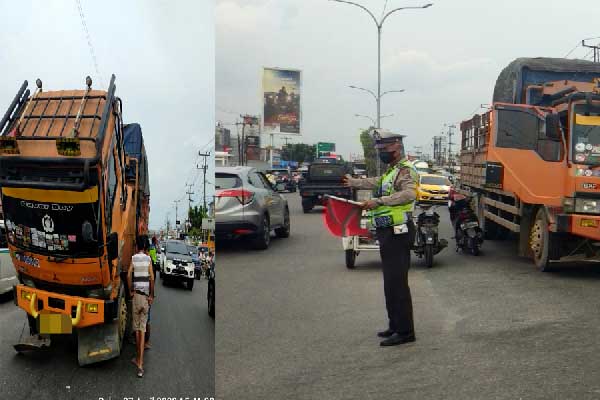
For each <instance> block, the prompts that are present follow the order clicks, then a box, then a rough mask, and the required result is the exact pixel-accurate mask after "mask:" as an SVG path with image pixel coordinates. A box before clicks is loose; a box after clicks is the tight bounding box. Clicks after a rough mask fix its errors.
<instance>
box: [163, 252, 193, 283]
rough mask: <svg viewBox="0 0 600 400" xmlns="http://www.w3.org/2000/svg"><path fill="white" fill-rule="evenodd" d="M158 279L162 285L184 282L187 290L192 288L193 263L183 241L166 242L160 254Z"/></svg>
mask: <svg viewBox="0 0 600 400" xmlns="http://www.w3.org/2000/svg"><path fill="white" fill-rule="evenodd" d="M160 278H161V279H162V280H163V283H165V282H166V281H171V280H180V281H184V282H186V286H187V288H188V289H189V290H192V288H193V287H194V261H193V260H192V256H191V255H190V253H189V250H188V247H187V245H186V244H185V242H184V241H183V240H167V242H166V243H165V247H164V248H163V249H161V252H160Z"/></svg>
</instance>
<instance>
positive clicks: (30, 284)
mask: <svg viewBox="0 0 600 400" xmlns="http://www.w3.org/2000/svg"><path fill="white" fill-rule="evenodd" d="M23 285H25V286H28V287H30V288H35V283H33V281H32V280H31V279H29V278H25V277H23Z"/></svg>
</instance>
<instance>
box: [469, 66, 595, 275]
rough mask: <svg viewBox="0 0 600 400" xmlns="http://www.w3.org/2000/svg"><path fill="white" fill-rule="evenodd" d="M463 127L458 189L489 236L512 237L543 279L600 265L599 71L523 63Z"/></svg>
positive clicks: (512, 69) (503, 79)
mask: <svg viewBox="0 0 600 400" xmlns="http://www.w3.org/2000/svg"><path fill="white" fill-rule="evenodd" d="M460 128H461V132H462V142H461V155H460V162H461V171H460V184H459V190H463V191H466V192H469V193H471V194H472V195H473V198H474V203H475V208H476V210H477V212H478V215H479V220H480V223H481V225H482V229H483V231H484V232H485V234H486V237H487V238H489V239H493V238H500V237H502V236H507V235H508V234H509V233H510V232H514V233H515V234H516V235H517V236H518V238H519V254H520V255H522V256H528V257H531V258H532V259H533V261H534V262H535V264H536V266H537V267H538V268H539V269H540V270H542V271H547V270H549V269H550V268H551V267H552V266H553V265H555V263H557V262H559V261H577V260H594V261H598V260H600V253H599V252H598V249H599V248H600V247H599V246H600V64H598V63H593V62H590V61H585V60H568V59H553V58H519V59H517V60H515V61H513V62H512V63H510V64H509V65H508V66H507V67H506V68H505V69H504V70H503V71H502V72H501V73H500V75H499V77H498V79H497V82H496V86H495V89H494V96H493V104H492V105H491V108H490V110H489V111H488V112H486V113H484V114H482V115H475V116H474V117H473V118H471V119H469V120H466V121H463V122H462V123H461V125H460Z"/></svg>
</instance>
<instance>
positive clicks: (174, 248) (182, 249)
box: [167, 242, 190, 255]
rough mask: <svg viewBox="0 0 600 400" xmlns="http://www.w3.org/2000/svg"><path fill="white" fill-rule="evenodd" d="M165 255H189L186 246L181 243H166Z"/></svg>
mask: <svg viewBox="0 0 600 400" xmlns="http://www.w3.org/2000/svg"><path fill="white" fill-rule="evenodd" d="M167 253H174V254H183V255H189V254H190V252H189V251H188V248H187V246H186V245H185V244H184V243H182V242H168V243H167Z"/></svg>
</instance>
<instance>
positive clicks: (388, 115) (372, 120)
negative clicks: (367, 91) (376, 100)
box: [354, 113, 394, 126]
mask: <svg viewBox="0 0 600 400" xmlns="http://www.w3.org/2000/svg"><path fill="white" fill-rule="evenodd" d="M354 116H355V117H363V118H368V119H370V120H371V122H372V123H373V125H372V126H375V124H376V122H375V120H374V119H373V118H371V117H369V116H368V115H363V114H354ZM393 116H394V114H393V113H392V114H386V115H381V116H380V117H379V119H384V118H388V117H393Z"/></svg>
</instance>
